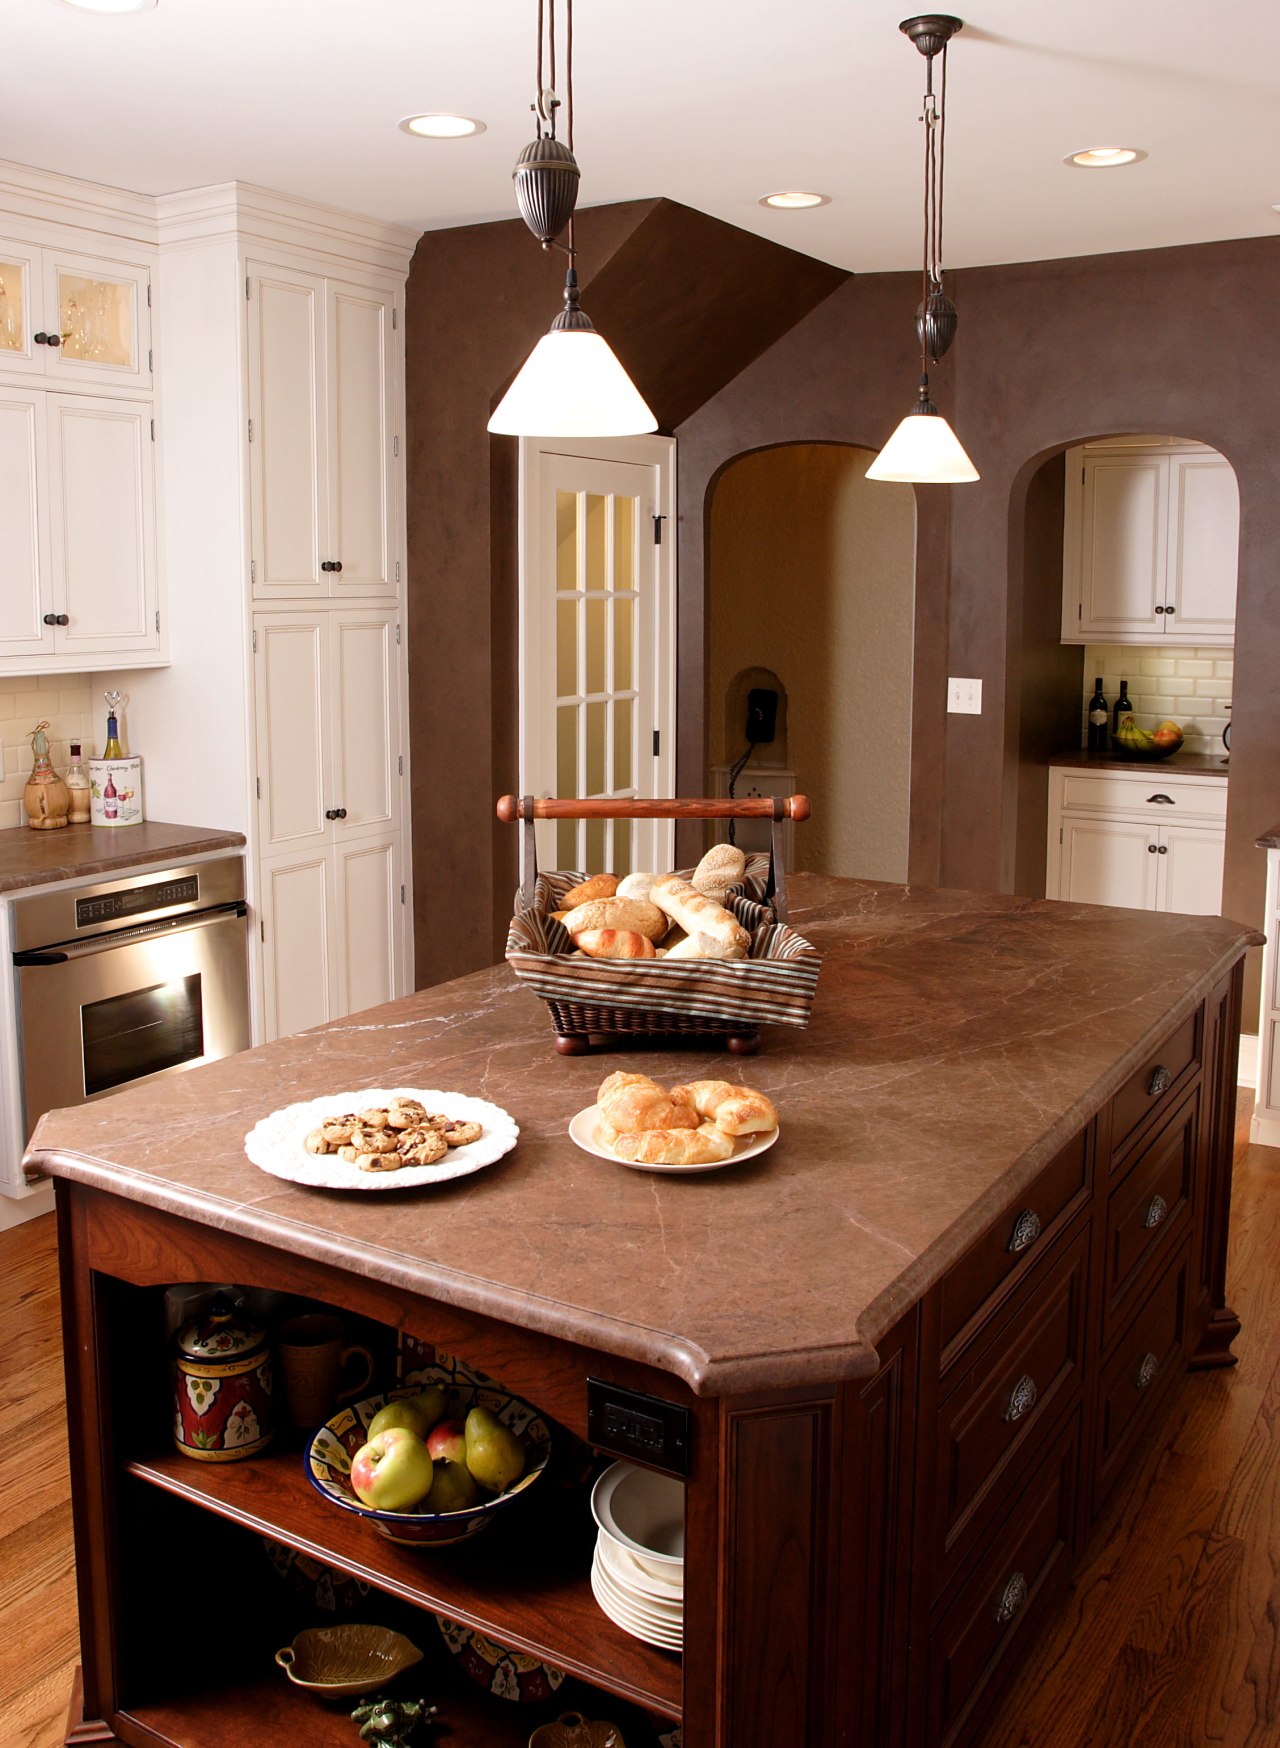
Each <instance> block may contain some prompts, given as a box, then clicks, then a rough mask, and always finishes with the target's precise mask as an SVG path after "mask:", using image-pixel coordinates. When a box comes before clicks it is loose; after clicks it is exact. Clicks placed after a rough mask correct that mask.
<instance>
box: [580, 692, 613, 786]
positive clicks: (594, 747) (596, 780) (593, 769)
mask: <svg viewBox="0 0 1280 1748" xmlns="http://www.w3.org/2000/svg"><path fill="white" fill-rule="evenodd" d="M607 709H608V705H607V704H605V703H604V702H603V700H602V701H601V702H600V703H598V704H588V705H586V706H585V707H584V709H583V715H584V717H585V719H586V720H585V723H584V729H585V738H586V746H585V748H584V751H585V752H586V755H587V772H586V788H585V789H584V791H583V793H584V794H586V795H603V794H604V792H605V787H604V753H605V746H604V731H605V719H604V713H605V711H606V710H607Z"/></svg>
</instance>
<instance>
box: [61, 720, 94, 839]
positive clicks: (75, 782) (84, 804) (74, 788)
mask: <svg viewBox="0 0 1280 1748" xmlns="http://www.w3.org/2000/svg"><path fill="white" fill-rule="evenodd" d="M64 781H65V783H66V785H67V794H68V795H69V796H70V797H71V807H70V811H69V812H68V814H67V818H68V820H69V821H70V822H71V824H72V825H85V824H87V823H88V819H89V779H88V778H87V777H86V776H85V773H84V766H83V765H82V764H81V763H80V742H79V741H78V740H73V741H72V743H71V763H70V765H69V766H68V767H67V775H66V777H65V779H64Z"/></svg>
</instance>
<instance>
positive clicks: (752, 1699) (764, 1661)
mask: <svg viewBox="0 0 1280 1748" xmlns="http://www.w3.org/2000/svg"><path fill="white" fill-rule="evenodd" d="M834 1409H835V1399H834V1396H833V1395H832V1396H822V1397H818V1398H816V1399H815V1398H812V1397H810V1398H808V1399H807V1400H804V1399H801V1400H794V1399H793V1400H791V1401H789V1402H780V1403H778V1404H776V1405H772V1406H768V1407H763V1406H762V1407H757V1408H744V1407H742V1406H740V1405H735V1406H733V1407H731V1408H730V1409H729V1411H728V1425H727V1429H726V1432H725V1434H724V1444H725V1476H724V1488H725V1498H724V1500H723V1503H722V1513H723V1517H724V1523H725V1535H726V1538H727V1541H728V1544H729V1546H730V1547H736V1548H737V1549H738V1556H737V1558H736V1559H735V1560H734V1561H733V1564H732V1565H731V1567H730V1569H729V1572H728V1574H727V1602H726V1610H725V1618H724V1620H723V1621H722V1623H721V1636H722V1641H723V1643H724V1645H725V1652H724V1692H723V1694H722V1707H723V1710H722V1719H723V1721H722V1724H721V1729H722V1731H723V1737H722V1739H723V1740H725V1741H727V1742H732V1743H734V1744H744V1745H745V1744H752V1743H757V1742H758V1743H772V1742H789V1741H794V1742H812V1743H815V1744H816V1743H821V1742H825V1741H826V1740H827V1737H826V1735H825V1734H824V1731H825V1730H826V1728H827V1727H828V1725H827V1721H826V1717H825V1709H826V1708H825V1704H824V1699H825V1684H826V1677H827V1665H828V1655H827V1641H828V1635H829V1632H830V1628H831V1610H830V1607H829V1604H828V1598H827V1596H826V1594H825V1584H824V1572H825V1567H826V1564H827V1560H826V1551H827V1547H828V1544H829V1542H830V1540H831V1539H832V1535H831V1532H832V1501H831V1468H832V1462H833V1451H832V1439H833V1430H834V1428H833V1421H834Z"/></svg>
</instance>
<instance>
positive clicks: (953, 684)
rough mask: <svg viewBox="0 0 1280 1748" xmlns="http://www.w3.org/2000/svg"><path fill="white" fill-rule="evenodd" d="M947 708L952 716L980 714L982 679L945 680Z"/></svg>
mask: <svg viewBox="0 0 1280 1748" xmlns="http://www.w3.org/2000/svg"><path fill="white" fill-rule="evenodd" d="M947 710H948V712H949V713H950V714H951V715H953V716H981V715H982V681H981V680H955V679H949V680H948V681H947Z"/></svg>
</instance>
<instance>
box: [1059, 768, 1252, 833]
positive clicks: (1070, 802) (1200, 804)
mask: <svg viewBox="0 0 1280 1748" xmlns="http://www.w3.org/2000/svg"><path fill="white" fill-rule="evenodd" d="M1062 805H1063V807H1064V808H1066V809H1068V810H1070V811H1072V812H1076V813H1125V814H1129V815H1133V814H1142V815H1143V816H1144V817H1145V816H1146V815H1148V814H1150V816H1151V817H1152V818H1153V819H1157V820H1172V819H1186V820H1225V819H1226V817H1227V779H1226V775H1225V773H1224V775H1223V776H1221V777H1174V776H1172V775H1171V774H1170V773H1169V772H1168V771H1162V770H1161V769H1160V768H1159V766H1155V767H1153V769H1152V772H1151V775H1150V776H1149V777H1148V776H1147V775H1146V774H1145V773H1144V772H1138V771H1114V772H1109V773H1108V774H1106V775H1105V776H1104V775H1103V774H1102V773H1101V772H1092V771H1082V772H1075V771H1071V772H1068V773H1067V774H1066V775H1065V776H1064V777H1063V780H1062Z"/></svg>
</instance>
